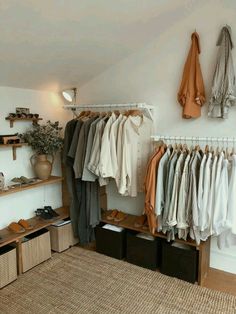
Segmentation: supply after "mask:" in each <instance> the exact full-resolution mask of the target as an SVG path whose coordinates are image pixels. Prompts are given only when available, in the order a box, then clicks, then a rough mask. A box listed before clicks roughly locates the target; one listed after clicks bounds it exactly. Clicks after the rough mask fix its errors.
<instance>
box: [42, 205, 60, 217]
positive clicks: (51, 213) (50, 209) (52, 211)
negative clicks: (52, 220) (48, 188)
mask: <svg viewBox="0 0 236 314" xmlns="http://www.w3.org/2000/svg"><path fill="white" fill-rule="evenodd" d="M44 209H45V210H46V211H47V212H48V213H49V214H50V215H52V216H53V217H58V216H60V215H59V214H58V213H57V212H56V211H55V210H54V209H52V207H51V206H44Z"/></svg>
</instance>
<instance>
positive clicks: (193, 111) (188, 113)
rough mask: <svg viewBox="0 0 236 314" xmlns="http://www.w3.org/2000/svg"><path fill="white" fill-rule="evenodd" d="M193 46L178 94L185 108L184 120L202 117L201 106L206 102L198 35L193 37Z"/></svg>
mask: <svg viewBox="0 0 236 314" xmlns="http://www.w3.org/2000/svg"><path fill="white" fill-rule="evenodd" d="M191 40H192V44H191V48H190V51H189V54H188V58H187V61H186V63H185V66H184V72H183V78H182V82H181V86H180V89H179V92H178V101H179V103H180V105H181V106H182V107H183V114H182V116H183V118H185V119H190V118H198V117H200V116H201V106H202V105H203V104H204V102H205V89H204V83H203V78H202V71H201V67H200V63H199V54H200V52H201V51H200V43H199V35H198V33H196V32H195V33H193V34H192V36H191Z"/></svg>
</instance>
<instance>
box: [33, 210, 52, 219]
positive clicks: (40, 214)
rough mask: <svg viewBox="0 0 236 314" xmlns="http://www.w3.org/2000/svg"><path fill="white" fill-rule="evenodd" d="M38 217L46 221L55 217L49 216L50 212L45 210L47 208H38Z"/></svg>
mask: <svg viewBox="0 0 236 314" xmlns="http://www.w3.org/2000/svg"><path fill="white" fill-rule="evenodd" d="M35 214H36V216H38V217H41V218H43V219H45V220H49V219H53V216H52V215H51V214H49V212H48V211H46V210H45V208H38V209H37V210H36V211H35Z"/></svg>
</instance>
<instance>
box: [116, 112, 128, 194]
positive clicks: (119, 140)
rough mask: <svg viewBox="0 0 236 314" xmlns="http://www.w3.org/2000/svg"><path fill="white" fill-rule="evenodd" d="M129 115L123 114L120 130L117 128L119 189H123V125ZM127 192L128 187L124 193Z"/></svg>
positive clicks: (117, 179) (117, 180)
mask: <svg viewBox="0 0 236 314" xmlns="http://www.w3.org/2000/svg"><path fill="white" fill-rule="evenodd" d="M126 119H127V117H126V116H122V119H121V121H120V123H119V126H118V130H117V143H116V153H117V165H118V171H117V174H116V178H115V180H116V185H117V189H118V191H119V190H120V189H121V172H122V153H123V126H124V123H125V121H126ZM126 194H127V189H126V191H125V193H123V195H126Z"/></svg>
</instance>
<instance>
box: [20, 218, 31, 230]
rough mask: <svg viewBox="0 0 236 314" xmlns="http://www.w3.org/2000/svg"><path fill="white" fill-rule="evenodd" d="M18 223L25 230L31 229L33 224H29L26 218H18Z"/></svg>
mask: <svg viewBox="0 0 236 314" xmlns="http://www.w3.org/2000/svg"><path fill="white" fill-rule="evenodd" d="M18 224H19V225H20V226H21V227H23V228H24V229H25V230H31V229H33V226H32V225H30V224H29V223H28V221H27V220H24V219H20V220H19V221H18Z"/></svg>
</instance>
